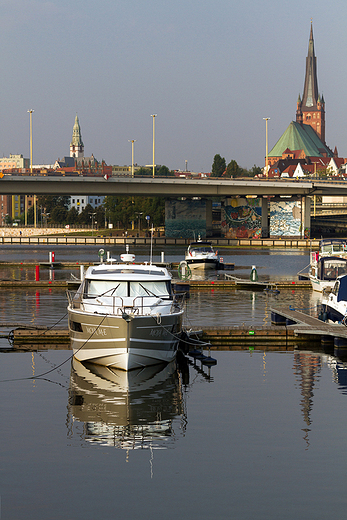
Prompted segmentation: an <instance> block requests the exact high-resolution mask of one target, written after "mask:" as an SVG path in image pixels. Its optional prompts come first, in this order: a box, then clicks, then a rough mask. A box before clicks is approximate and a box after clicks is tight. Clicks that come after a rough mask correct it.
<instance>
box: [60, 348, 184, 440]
mask: <svg viewBox="0 0 347 520" xmlns="http://www.w3.org/2000/svg"><path fill="white" fill-rule="evenodd" d="M69 416H70V428H71V429H73V424H74V422H75V421H81V422H82V423H84V428H83V433H82V435H83V437H84V439H85V440H86V441H87V442H91V443H98V444H102V445H109V446H116V447H117V448H122V449H138V448H152V449H158V448H161V449H165V448H169V447H170V446H171V445H172V443H173V442H174V440H175V438H177V435H180V434H181V435H182V434H184V431H185V425H186V417H185V409H184V400H183V393H182V384H181V380H180V375H179V373H178V371H177V368H176V363H175V362H172V363H169V364H166V365H155V366H151V367H146V368H143V369H135V370H132V371H130V372H125V371H122V370H116V369H112V368H109V367H105V366H101V365H94V364H92V363H80V362H79V361H77V360H76V359H75V358H73V361H72V368H71V378H70V389H69ZM70 435H71V436H73V432H72V431H71V432H70ZM80 435H81V432H80V431H79V432H78V437H80Z"/></svg>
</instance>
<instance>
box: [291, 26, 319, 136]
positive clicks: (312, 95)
mask: <svg viewBox="0 0 347 520" xmlns="http://www.w3.org/2000/svg"><path fill="white" fill-rule="evenodd" d="M296 122H297V123H300V124H301V125H302V124H305V125H310V126H312V128H313V129H314V130H315V132H316V134H317V135H318V137H319V138H320V140H321V141H322V142H323V143H324V144H325V102H324V98H323V96H321V95H320V94H319V93H318V81H317V58H316V56H315V53H314V42H313V29H312V22H311V31H310V39H309V44H308V54H307V58H306V74H305V83H304V92H303V95H302V99H301V97H300V95H299V98H298V101H297V109H296Z"/></svg>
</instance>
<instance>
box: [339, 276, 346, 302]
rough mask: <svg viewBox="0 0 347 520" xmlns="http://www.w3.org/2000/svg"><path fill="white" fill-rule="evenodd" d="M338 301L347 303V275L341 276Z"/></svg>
mask: <svg viewBox="0 0 347 520" xmlns="http://www.w3.org/2000/svg"><path fill="white" fill-rule="evenodd" d="M337 301H338V302H340V301H347V275H345V276H341V278H340V287H339V292H338V294H337Z"/></svg>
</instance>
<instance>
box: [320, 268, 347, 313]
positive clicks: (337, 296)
mask: <svg viewBox="0 0 347 520" xmlns="http://www.w3.org/2000/svg"><path fill="white" fill-rule="evenodd" d="M322 312H323V314H324V321H332V322H344V321H345V320H346V318H347V275H343V276H339V277H338V279H337V280H336V281H335V284H334V287H333V288H332V290H331V292H329V293H327V294H325V295H324V296H323V298H322Z"/></svg>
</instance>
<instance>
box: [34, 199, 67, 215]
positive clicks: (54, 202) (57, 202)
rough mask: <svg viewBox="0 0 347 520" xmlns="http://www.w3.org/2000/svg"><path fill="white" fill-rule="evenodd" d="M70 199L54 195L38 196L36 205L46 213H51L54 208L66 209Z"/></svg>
mask: <svg viewBox="0 0 347 520" xmlns="http://www.w3.org/2000/svg"><path fill="white" fill-rule="evenodd" d="M69 203H70V197H67V196H60V195H58V196H56V195H47V196H46V195H40V196H39V197H38V198H37V205H38V206H42V207H43V208H45V210H46V213H51V212H52V211H53V209H54V208H55V207H56V206H62V207H63V208H65V209H68V207H69Z"/></svg>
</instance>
